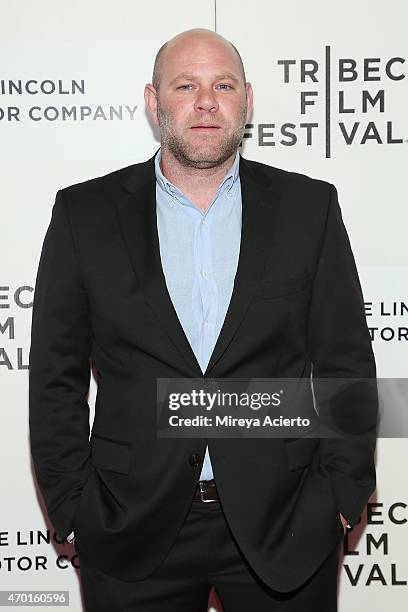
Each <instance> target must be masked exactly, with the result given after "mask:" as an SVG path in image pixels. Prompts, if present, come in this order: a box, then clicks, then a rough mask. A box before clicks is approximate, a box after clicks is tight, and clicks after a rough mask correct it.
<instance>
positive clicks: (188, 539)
mask: <svg viewBox="0 0 408 612" xmlns="http://www.w3.org/2000/svg"><path fill="white" fill-rule="evenodd" d="M339 551H340V542H339V545H336V546H335V547H334V549H333V550H332V551H331V553H330V555H329V556H328V557H327V559H326V560H325V561H324V562H323V564H322V565H321V566H320V568H319V569H318V570H317V572H315V573H314V574H313V576H311V578H309V580H308V581H307V582H306V583H305V584H303V585H302V586H301V587H299V588H298V589H296V590H295V591H291V592H290V593H279V592H277V591H274V590H272V589H271V588H269V587H268V586H267V585H265V583H264V582H262V581H261V580H260V579H259V578H258V577H257V576H256V574H255V573H254V572H253V570H252V569H251V568H250V567H249V565H248V563H247V561H246V559H245V558H244V557H243V555H242V553H241V552H240V549H239V548H238V546H237V543H236V541H235V539H234V537H233V535H232V533H231V531H230V529H229V527H228V524H227V522H226V519H225V516H224V513H223V511H222V507H221V504H220V503H219V502H211V503H202V502H201V501H193V503H192V506H191V509H190V511H189V513H188V515H187V518H186V520H185V522H184V524H183V526H182V528H181V530H180V533H179V535H178V537H177V540H176V542H175V543H174V545H173V547H172V548H171V549H170V552H169V553H168V555H167V556H166V557H165V559H164V560H163V561H162V563H161V564H160V566H159V567H157V568H156V569H155V571H154V572H153V573H152V574H151V575H150V576H148V577H147V578H146V579H144V580H140V581H135V582H123V581H121V580H117V579H115V578H112V577H111V576H107V575H106V574H103V573H102V572H100V571H99V570H96V569H95V568H93V567H89V566H86V565H85V564H83V563H81V560H80V563H81V569H80V572H81V583H82V593H83V599H84V604H85V609H86V612H159V611H160V612H206V611H207V607H208V597H209V593H210V590H211V587H214V589H215V591H216V595H217V596H218V599H219V601H220V602H221V604H222V608H220V612H221V610H222V612H249V611H251V612H275V611H276V612H336V611H337V572H338V562H339ZM289 571H290V570H289Z"/></svg>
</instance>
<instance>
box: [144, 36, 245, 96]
mask: <svg viewBox="0 0 408 612" xmlns="http://www.w3.org/2000/svg"><path fill="white" fill-rule="evenodd" d="M205 44H206V45H209V46H214V47H224V48H225V49H227V50H228V52H230V53H231V55H232V56H233V57H234V59H235V61H236V62H237V64H238V69H239V72H240V74H241V76H242V79H243V83H244V84H245V82H246V77H245V69H244V64H243V62H242V58H241V55H240V54H239V51H238V49H237V48H236V47H235V46H234V45H233V44H232V43H231V42H230V41H229V40H227V39H226V38H224V37H223V36H221V35H220V34H217V33H216V32H213V31H212V30H207V29H205V28H194V29H192V30H186V31H185V32H181V33H180V34H177V35H176V36H174V37H173V38H171V39H170V40H168V41H167V42H165V43H164V45H162V46H161V47H160V49H159V50H158V52H157V55H156V59H155V61H154V67H153V76H152V84H153V87H154V88H155V89H156V91H159V88H160V83H161V80H162V77H163V71H164V70H165V65H166V58H167V57H168V56H171V55H174V54H177V53H179V52H182V51H187V52H188V50H190V52H194V48H196V47H198V46H202V45H205Z"/></svg>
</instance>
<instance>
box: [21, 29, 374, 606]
mask: <svg viewBox="0 0 408 612" xmlns="http://www.w3.org/2000/svg"><path fill="white" fill-rule="evenodd" d="M145 101H146V105H147V108H148V110H149V112H150V115H151V118H152V121H153V123H154V124H155V125H156V126H158V129H159V131H160V138H161V146H160V149H159V150H158V151H157V153H156V154H155V155H154V156H153V157H152V158H151V159H149V160H148V161H146V162H144V163H141V164H135V165H132V166H129V167H127V168H123V169H121V170H118V171H115V172H112V173H111V174H108V175H106V176H103V177H99V178H95V179H92V180H89V181H86V182H84V183H80V184H77V185H72V186H70V187H67V188H64V189H61V190H60V191H59V192H58V193H57V197H56V202H55V205H54V207H53V211H52V219H51V222H50V225H49V228H48V230H47V234H46V236H45V240H44V245H43V250H42V253H41V258H40V263H39V268H38V275H37V281H36V289H35V298H34V309H33V324H32V341H31V350H30V431H31V447H32V456H33V460H34V464H35V469H36V474H37V478H38V482H39V485H40V488H41V490H42V492H43V494H44V498H45V502H46V506H47V510H48V513H49V516H50V518H51V520H52V521H53V523H54V525H55V527H56V530H57V533H58V535H59V536H60V538H61V539H64V538H69V539H71V540H72V539H73V538H75V546H76V550H77V552H78V555H79V559H80V563H81V580H82V585H83V593H84V600H85V606H86V610H87V611H88V612H103V611H107V612H108V611H109V612H115V611H135V612H136V611H140V612H156V611H159V610H160V611H166V612H171V611H174V612H175V611H178V612H179V611H180V612H181V611H185V612H204V611H205V610H206V609H207V600H208V595H209V591H210V589H211V587H214V588H215V590H216V592H217V594H218V596H219V599H220V601H221V603H222V606H223V610H224V612H247V611H248V610H249V609H250V608H251V609H255V610H257V611H258V612H262V611H266V610H268V611H275V610H276V611H281V610H282V611H283V610H284V611H285V612H300V611H302V612H305V611H309V610H310V611H313V612H319V611H321V612H323V611H324V612H332V611H335V610H336V609H337V605H336V599H337V598H336V581H337V566H338V554H339V547H340V544H341V541H342V538H343V535H344V532H345V529H346V527H347V526H348V528H349V529H351V528H352V527H353V526H354V525H355V524H356V523H357V522H358V520H359V516H360V514H361V512H362V510H363V508H364V505H365V504H366V502H367V500H368V497H369V496H370V494H371V493H372V492H373V490H374V487H375V470H374V459H373V455H374V448H375V435H374V434H373V432H372V431H371V430H370V431H369V432H368V433H360V434H359V435H355V436H353V438H352V440H349V439H347V440H345V439H344V440H343V439H338V438H337V439H321V440H319V439H317V438H316V439H311V438H302V437H301V438H287V439H282V438H279V439H273V438H271V439H267V438H260V439H255V438H248V439H242V438H237V437H235V438H234V437H230V438H211V439H205V438H199V437H197V438H194V437H191V438H190V437H189V438H186V437H180V438H175V437H173V438H160V437H158V436H157V426H156V408H157V406H156V391H157V389H156V381H157V379H160V378H183V379H188V378H195V379H197V378H199V379H200V380H201V381H202V384H203V387H204V388H208V387H211V386H213V385H214V384H215V383H217V379H218V380H222V379H226V378H228V379H230V378H232V379H233V378H236V379H240V378H252V377H256V378H279V377H281V378H297V379H298V378H306V379H307V378H310V376H311V374H312V369H313V377H314V378H316V379H318V378H319V377H323V378H324V377H328V376H329V377H341V376H345V375H347V376H348V377H349V378H358V379H372V378H374V377H375V363H374V357H373V353H372V349H371V342H370V337H369V333H368V329H367V325H366V321H365V316H364V307H363V298H362V294H361V289H360V284H359V280H358V275H357V271H356V267H355V263H354V259H353V255H352V252H351V249H350V245H349V241H348V238H347V234H346V231H345V228H344V225H343V222H342V219H341V214H340V209H339V205H338V202H337V192H336V189H335V187H334V186H333V185H331V184H330V183H326V182H324V181H319V180H314V179H311V178H308V177H306V176H304V175H300V174H295V173H291V172H287V171H283V170H280V169H278V168H273V167H271V166H267V165H264V164H260V163H257V162H253V161H249V160H245V159H244V158H242V157H241V156H240V154H239V146H240V144H241V141H242V138H243V133H244V127H245V124H246V123H247V122H248V121H249V118H250V115H251V112H252V106H253V91H252V87H251V84H250V83H248V82H247V81H246V77H245V71H244V67H243V64H242V60H241V57H240V55H239V53H238V51H237V49H236V48H235V47H234V46H233V45H232V44H231V43H230V42H228V41H227V40H225V39H224V38H222V37H221V36H219V35H218V34H215V33H213V32H211V31H208V30H203V29H195V30H189V31H187V32H183V33H181V34H179V35H178V36H176V37H174V38H173V39H171V40H170V41H168V42H167V43H165V45H163V46H162V47H161V49H160V50H159V52H158V54H157V57H156V60H155V64H154V70H153V79H152V83H151V84H148V85H146V87H145ZM334 280H335V282H333V281H334ZM90 360H91V363H92V366H93V369H94V371H95V374H96V377H97V381H98V394H97V399H96V406H95V419H94V423H93V427H92V432H91V435H90V431H89V406H88V403H87V399H86V397H87V393H88V388H89V381H90ZM213 388H214V387H213ZM360 399H361V397H360ZM349 400H350V397H348V400H347V401H348V404H347V405H349ZM370 401H371V402H372V405H373V406H374V408H373V409H374V411H375V401H376V400H375V398H371V400H370ZM362 404H364V402H362ZM366 404H367V402H366ZM366 404H365V405H366ZM340 408H341V406H340ZM357 412H358V407H357V409H356V413H357Z"/></svg>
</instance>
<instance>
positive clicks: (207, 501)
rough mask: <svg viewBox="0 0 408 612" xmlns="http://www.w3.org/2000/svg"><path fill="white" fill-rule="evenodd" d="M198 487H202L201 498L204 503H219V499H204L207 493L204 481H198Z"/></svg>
mask: <svg viewBox="0 0 408 612" xmlns="http://www.w3.org/2000/svg"><path fill="white" fill-rule="evenodd" d="M198 486H199V487H200V498H201V501H202V502H204V503H205V504H207V503H209V502H215V501H217V499H204V498H203V494H204V493H205V490H204V483H203V481H202V480H199V481H198Z"/></svg>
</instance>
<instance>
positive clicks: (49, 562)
mask: <svg viewBox="0 0 408 612" xmlns="http://www.w3.org/2000/svg"><path fill="white" fill-rule="evenodd" d="M1 15H2V27H1V34H0V57H1V60H2V61H1V69H0V135H1V140H0V142H1V147H0V156H1V186H0V189H1V201H0V206H1V234H0V235H1V243H0V244H1V256H0V393H1V399H0V401H1V413H0V419H1V421H0V454H1V456H0V479H1V480H0V487H1V504H0V590H15V589H19V590H27V591H28V590H37V591H38V590H54V591H57V590H64V591H69V606H68V609H70V610H75V611H76V612H81V611H82V609H83V606H82V598H81V590H80V583H79V569H78V568H79V563H78V559H77V557H76V554H75V548H74V546H73V545H70V544H68V543H67V542H59V541H58V540H57V538H56V536H55V532H54V529H53V526H52V524H51V523H50V522H49V521H48V519H47V516H46V513H45V511H44V505H43V502H42V499H41V495H40V493H39V492H38V490H37V488H36V484H35V479H34V475H33V469H32V465H31V461H30V453H29V440H28V369H29V362H28V355H29V348H30V326H31V313H32V298H33V291H34V284H35V275H36V271H37V266H38V261H39V256H40V251H41V246H42V242H43V239H44V234H45V231H46V229H47V226H48V224H49V221H50V217H51V209H52V205H53V203H54V198H55V193H56V191H57V190H58V189H60V188H61V187H65V186H67V185H70V184H72V183H77V182H80V181H82V180H86V179H88V178H91V177H94V176H99V175H103V174H105V173H107V172H110V171H112V170H116V169H118V168H120V167H123V166H126V165H129V164H133V163H136V162H140V161H143V160H145V159H147V158H148V157H150V156H151V155H152V154H153V153H154V151H155V150H156V149H157V148H158V146H159V143H158V139H157V134H155V132H154V130H153V129H152V126H151V124H150V122H149V119H148V116H147V113H146V110H145V107H144V100H143V88H144V85H145V83H146V82H150V80H151V72H152V66H153V60H154V57H155V54H156V52H157V50H158V48H159V47H160V46H161V44H162V43H163V42H164V41H166V40H168V39H169V38H171V37H172V36H174V35H175V34H176V33H178V32H180V31H183V30H185V29H188V28H192V27H206V28H209V29H212V30H216V31H217V32H219V33H220V34H222V35H223V36H225V37H226V38H228V39H229V40H231V41H232V42H233V43H234V44H235V45H236V46H237V47H238V49H239V50H240V52H241V54H242V57H243V60H244V63H245V67H246V72H247V79H248V80H249V81H250V82H251V83H252V85H253V88H254V93H255V110H254V113H253V117H252V119H251V123H250V124H248V125H247V126H246V133H245V138H244V141H243V145H242V154H243V155H244V157H247V158H249V159H255V160H258V161H261V162H264V163H267V164H270V165H274V166H278V167H281V168H285V169H287V170H293V171H296V172H302V173H304V174H308V175H310V176H313V177H315V178H320V179H324V180H328V181H330V182H332V183H334V184H335V185H336V187H337V189H338V193H339V199H340V205H341V208H342V212H343V218H344V220H345V223H346V226H347V229H348V232H349V236H350V240H351V243H352V246H353V250H354V254H355V257H356V261H357V265H358V268H359V272H360V277H361V282H362V286H363V291H364V296H365V302H366V314H367V321H368V324H369V328H370V332H371V336H372V341H373V347H374V351H375V355H376V359H377V364H378V375H379V377H380V378H381V380H380V393H381V407H382V412H384V411H387V407H390V406H394V405H399V406H402V407H403V406H405V405H406V403H407V393H406V389H407V385H406V379H407V374H408V350H407V348H408V248H407V238H406V236H407V229H406V228H407V224H408V207H407V187H406V186H407V171H408V163H407V162H408V156H407V152H408V125H407V112H406V109H407V108H408V87H407V73H408V61H407V58H408V38H407V36H406V29H407V27H406V26H407V17H408V11H407V5H406V2H405V0H390V1H389V2H387V3H384V2H380V1H379V0H374V1H371V2H368V1H365V0H360V1H357V2H355V1H351V0H343V2H341V3H328V2H326V1H324V0H311V2H308V3H304V2H300V1H292V0H288V1H287V2H286V3H281V2H273V1H270V0H256V1H254V0H252V1H247V0H241V1H240V3H239V5H238V4H237V2H235V1H233V0H217V2H214V1H213V0H211V1H207V0H203V1H202V2H200V3H191V2H189V1H188V0H173V2H171V3H168V2H165V1H164V0H156V2H154V3H149V2H134V1H131V0H116V2H108V1H105V0H98V1H97V0H88V1H87V2H85V3H83V2H79V1H78V0H73V1H72V2H70V3H69V4H67V3H59V2H55V1H54V2H52V1H51V0H39V1H38V2H35V3H29V2H25V3H23V4H21V3H10V2H7V3H6V2H2V3H1ZM333 283H335V279H333ZM96 392H97V388H96V384H95V382H94V381H93V380H92V382H91V389H90V396H89V403H90V407H91V416H90V418H91V421H92V418H93V407H94V403H95V396H96ZM405 425H406V423H405ZM392 435H393V437H392V438H391V437H381V438H380V440H379V442H378V448H377V474H378V487H377V491H376V493H375V494H374V495H373V496H372V498H371V499H370V501H369V503H368V505H367V507H366V510H365V512H364V513H363V516H362V518H361V522H360V524H359V525H358V526H357V527H356V528H355V529H354V530H353V532H352V534H351V535H350V536H349V537H346V538H345V540H344V546H343V554H342V556H341V559H340V562H339V610H340V612H358V611H360V610H361V609H363V608H364V609H367V610H370V611H371V612H384V611H385V610H393V612H402V611H403V610H406V601H407V594H408V593H407V589H408V586H407V585H408V563H407V554H406V551H407V544H408V528H407V523H408V505H407V504H408V486H407V485H408V470H407V469H406V465H407V463H408V445H407V439H406V431H405V432H404V427H403V426H402V427H401V428H400V429H399V430H398V431H397V432H395V431H394V433H393V434H392ZM317 520H318V517H317ZM4 609H10V610H11V609H15V606H11V605H10V606H5V608H4ZM49 609H54V608H49ZM55 609H59V608H55ZM209 610H212V612H214V611H215V610H217V612H221V610H222V608H221V606H220V604H219V602H217V599H216V596H215V594H212V595H211V597H210V601H209ZM310 612H312V611H310Z"/></svg>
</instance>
